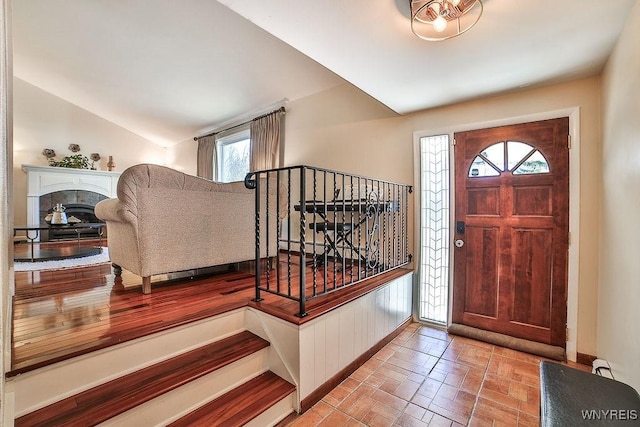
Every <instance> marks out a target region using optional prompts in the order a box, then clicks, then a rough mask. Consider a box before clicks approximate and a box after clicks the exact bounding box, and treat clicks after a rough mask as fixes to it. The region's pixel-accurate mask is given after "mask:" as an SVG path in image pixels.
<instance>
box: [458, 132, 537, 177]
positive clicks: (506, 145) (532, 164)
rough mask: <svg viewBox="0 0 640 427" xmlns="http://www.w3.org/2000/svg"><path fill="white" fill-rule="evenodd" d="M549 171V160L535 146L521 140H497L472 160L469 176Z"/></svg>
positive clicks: (529, 173)
mask: <svg viewBox="0 0 640 427" xmlns="http://www.w3.org/2000/svg"><path fill="white" fill-rule="evenodd" d="M504 172H511V173H512V174H514V175H531V174H543V173H549V162H547V159H546V158H545V157H544V155H543V154H542V153H541V152H540V151H539V150H538V149H536V148H535V147H532V146H531V145H529V144H527V143H524V142H520V141H507V142H496V143H495V144H492V145H490V146H488V147H487V148H485V149H483V150H482V151H481V152H480V153H479V154H478V155H477V156H476V157H475V158H474V159H473V162H471V166H470V167H469V174H468V176H469V178H483V177H491V176H499V175H501V174H502V173H504Z"/></svg>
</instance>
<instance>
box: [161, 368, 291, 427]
mask: <svg viewBox="0 0 640 427" xmlns="http://www.w3.org/2000/svg"><path fill="white" fill-rule="evenodd" d="M294 390H295V386H294V385H292V384H291V383H289V382H287V381H285V380H283V379H282V378H280V377H279V376H277V375H276V374H274V373H273V372H271V371H267V372H265V373H263V374H261V375H258V376H257V377H256V378H254V379H252V380H249V381H247V382H246V383H244V384H242V385H240V386H239V387H237V388H234V389H233V390H230V391H229V392H227V393H226V394H224V395H222V396H220V397H218V398H217V399H214V400H212V401H211V402H209V403H207V404H206V405H204V406H201V407H200V408H198V409H196V410H195V411H193V412H191V413H189V414H187V415H185V416H184V417H182V418H180V419H178V420H176V421H174V422H173V423H171V424H169V426H170V427H188V426H195V425H198V426H208V427H212V426H240V425H244V424H246V423H247V422H249V421H251V420H252V419H254V418H255V417H257V416H258V415H260V414H261V413H262V412H264V411H266V410H267V409H269V408H270V407H271V406H273V405H274V404H276V403H277V402H279V401H280V400H282V399H284V398H285V397H286V396H287V395H289V394H291V393H292V392H293V391H294Z"/></svg>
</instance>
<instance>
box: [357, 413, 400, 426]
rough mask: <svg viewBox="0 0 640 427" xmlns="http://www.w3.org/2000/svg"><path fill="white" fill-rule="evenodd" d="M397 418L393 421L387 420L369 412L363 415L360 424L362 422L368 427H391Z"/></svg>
mask: <svg viewBox="0 0 640 427" xmlns="http://www.w3.org/2000/svg"><path fill="white" fill-rule="evenodd" d="M397 418H398V417H394V418H393V419H389V418H387V417H384V416H382V415H380V414H376V413H375V412H373V411H370V412H369V413H368V414H367V415H365V417H364V419H363V420H362V422H364V423H365V424H366V425H367V426H369V427H391V426H393V425H394V423H395V420H396V419H397Z"/></svg>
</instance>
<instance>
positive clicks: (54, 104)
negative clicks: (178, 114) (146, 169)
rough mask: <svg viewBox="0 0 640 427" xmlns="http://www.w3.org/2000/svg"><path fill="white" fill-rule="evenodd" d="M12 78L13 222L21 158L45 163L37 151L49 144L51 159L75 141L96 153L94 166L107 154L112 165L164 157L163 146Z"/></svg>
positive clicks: (17, 214) (18, 209) (21, 182)
mask: <svg viewBox="0 0 640 427" xmlns="http://www.w3.org/2000/svg"><path fill="white" fill-rule="evenodd" d="M13 84H14V102H13V114H14V135H13V138H14V144H13V155H14V159H13V180H14V183H13V189H14V197H15V206H14V223H15V224H26V206H27V192H26V191H27V175H26V174H25V173H24V172H23V171H22V169H21V167H22V165H23V164H31V165H47V164H48V163H47V161H46V158H45V157H44V156H43V155H42V154H41V152H42V150H43V149H44V148H53V149H54V150H55V151H56V154H57V156H56V159H58V160H59V159H61V158H62V157H63V156H68V155H71V154H73V153H71V152H70V151H69V150H68V149H67V147H68V146H69V144H71V143H75V144H79V145H80V148H81V151H80V154H84V155H85V156H87V157H88V156H89V155H90V154H91V153H99V154H100V156H101V157H102V159H101V161H100V164H99V165H96V166H97V168H98V169H100V170H107V158H108V156H110V155H111V156H113V159H114V161H115V163H116V167H115V170H116V171H123V170H124V169H126V168H127V167H129V166H132V165H134V164H137V163H157V164H166V163H167V158H166V157H167V149H165V148H164V147H160V146H159V145H157V144H154V143H152V142H150V141H148V140H146V139H144V138H142V137H140V136H138V135H136V134H134V133H132V132H130V131H128V130H126V129H124V128H121V127H120V126H117V125H115V124H114V123H112V122H109V121H107V120H105V119H103V118H101V117H99V116H96V115H95V114H93V113H90V112H89V111H87V110H84V109H82V108H80V107H78V106H76V105H73V104H70V103H68V102H66V101H64V100H63V99H61V98H58V97H56V96H54V95H52V94H50V93H48V92H45V91H43V90H41V89H39V88H37V87H35V86H33V85H31V84H29V83H27V82H25V81H23V80H20V79H18V78H14V79H13Z"/></svg>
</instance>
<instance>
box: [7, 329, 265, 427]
mask: <svg viewBox="0 0 640 427" xmlns="http://www.w3.org/2000/svg"><path fill="white" fill-rule="evenodd" d="M268 346H269V342H268V341H265V340H264V339H262V338H260V337H258V336H256V335H254V334H252V333H251V332H248V331H244V332H240V333H238V334H236V335H233V336H230V337H228V338H224V339H221V340H219V341H216V342H214V343H211V344H208V345H205V346H202V347H199V348H197V349H194V350H191V351H188V352H186V353H183V354H180V355H178V356H175V357H173V358H170V359H168V360H164V361H162V362H159V363H156V364H154V365H151V366H149V367H146V368H143V369H140V370H138V371H135V372H132V373H130V374H127V375H124V376H122V377H120V378H117V379H114V380H111V381H109V382H106V383H104V384H101V385H99V386H96V387H94V388H91V389H89V390H86V391H84V392H81V393H78V394H76V395H74V396H70V397H68V398H65V399H63V400H60V401H58V402H55V403H53V404H51V405H49V406H46V407H44V408H42V409H38V410H36V411H34V412H31V413H29V414H25V415H23V416H21V417H19V418H17V419H16V420H15V425H16V426H21V425H25V426H26V425H28V426H39V425H42V426H45V425H46V426H62V425H64V426H70V425H94V424H97V423H99V422H102V421H105V420H107V419H109V418H112V417H114V416H116V415H118V414H121V413H123V412H125V411H127V410H129V409H131V408H133V407H135V406H138V405H140V404H142V403H144V402H147V401H149V400H151V399H153V398H155V397H157V396H160V395H162V394H164V393H166V392H168V391H171V390H173V389H175V388H177V387H180V386H181V385H184V384H186V383H188V382H190V381H193V380H195V379H197V378H200V377H202V376H204V375H207V374H209V373H211V372H213V371H215V370H217V369H220V368H222V367H224V366H226V365H228V364H230V363H233V362H235V361H237V360H239V359H241V358H243V357H245V356H248V355H250V354H252V353H255V352H257V351H260V350H261V349H263V348H266V347H268Z"/></svg>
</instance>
